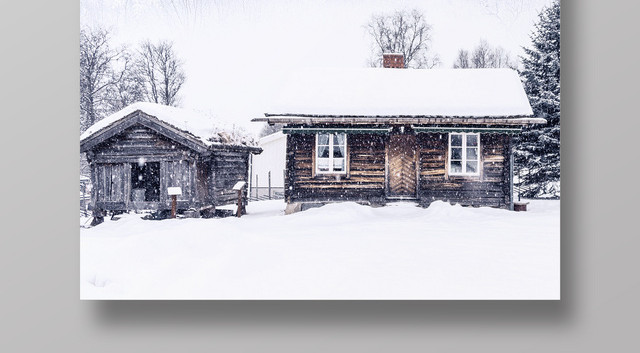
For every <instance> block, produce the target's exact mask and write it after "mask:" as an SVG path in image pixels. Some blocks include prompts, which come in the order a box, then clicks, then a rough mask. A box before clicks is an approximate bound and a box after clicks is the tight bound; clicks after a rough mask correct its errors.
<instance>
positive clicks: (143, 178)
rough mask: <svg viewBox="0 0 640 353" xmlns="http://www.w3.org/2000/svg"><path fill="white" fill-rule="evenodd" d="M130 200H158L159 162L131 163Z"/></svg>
mask: <svg viewBox="0 0 640 353" xmlns="http://www.w3.org/2000/svg"><path fill="white" fill-rule="evenodd" d="M142 195H144V199H143V200H141V199H142ZM131 200H132V201H160V162H150V163H132V164H131Z"/></svg>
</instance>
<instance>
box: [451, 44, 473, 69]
mask: <svg viewBox="0 0 640 353" xmlns="http://www.w3.org/2000/svg"><path fill="white" fill-rule="evenodd" d="M469 67H471V63H470V61H469V51H468V50H464V49H460V50H458V57H457V58H456V61H455V62H454V63H453V68H454V69H468V68H469Z"/></svg>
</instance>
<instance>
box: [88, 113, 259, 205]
mask: <svg viewBox="0 0 640 353" xmlns="http://www.w3.org/2000/svg"><path fill="white" fill-rule="evenodd" d="M252 152H255V151H254V150H253V149H251V148H244V147H238V146H218V147H215V148H211V149H210V150H208V151H207V152H205V153H201V152H197V151H194V150H193V149H191V148H188V147H186V146H185V145H183V144H181V143H179V142H177V141H174V140H172V139H169V138H167V137H166V136H163V135H162V134H160V133H158V132H157V131H154V130H153V129H151V128H149V127H147V126H143V125H139V124H136V125H133V126H131V127H129V128H126V129H124V130H123V131H121V132H120V133H118V134H116V135H115V136H113V137H111V138H109V139H106V140H105V141H103V142H101V143H99V144H97V145H96V146H93V147H91V148H90V150H88V151H87V159H88V161H89V163H90V165H91V174H92V175H91V178H92V180H93V184H94V187H93V190H92V204H93V205H94V208H95V210H96V212H97V213H100V212H103V211H128V210H136V209H151V210H158V211H162V210H169V209H171V199H170V197H169V196H168V195H167V192H166V190H167V188H168V187H170V186H174V187H175V186H178V187H180V188H181V191H182V194H181V195H179V196H178V197H177V208H178V210H180V211H184V210H187V209H206V208H214V207H215V206H216V205H224V204H229V203H234V202H236V201H237V197H238V194H237V192H235V191H233V190H232V188H233V185H234V184H235V183H236V182H238V181H239V180H247V177H248V169H249V168H248V164H249V154H250V153H252ZM245 202H246V200H245Z"/></svg>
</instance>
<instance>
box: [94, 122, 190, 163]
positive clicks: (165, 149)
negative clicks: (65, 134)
mask: <svg viewBox="0 0 640 353" xmlns="http://www.w3.org/2000/svg"><path fill="white" fill-rule="evenodd" d="M140 157H144V158H145V160H147V161H149V162H157V161H161V160H180V159H189V158H196V157H197V153H195V152H194V151H192V150H190V149H188V148H186V147H184V146H182V145H180V144H179V143H176V142H174V141H172V140H170V139H168V138H166V137H164V136H162V135H159V134H158V133H156V132H155V131H153V130H151V129H149V128H147V127H144V126H142V125H135V126H132V127H130V128H128V129H125V130H124V131H122V133H121V134H118V135H116V136H114V137H112V138H110V139H109V140H107V141H105V142H103V143H101V144H100V145H98V146H96V148H94V149H93V150H92V157H91V159H92V161H95V162H98V163H100V162H102V163H109V162H111V163H113V162H117V163H122V162H131V163H135V162H137V161H138V159H139V158H140Z"/></svg>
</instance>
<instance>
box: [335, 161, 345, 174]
mask: <svg viewBox="0 0 640 353" xmlns="http://www.w3.org/2000/svg"><path fill="white" fill-rule="evenodd" d="M333 171H334V172H341V171H344V158H334V159H333Z"/></svg>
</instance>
